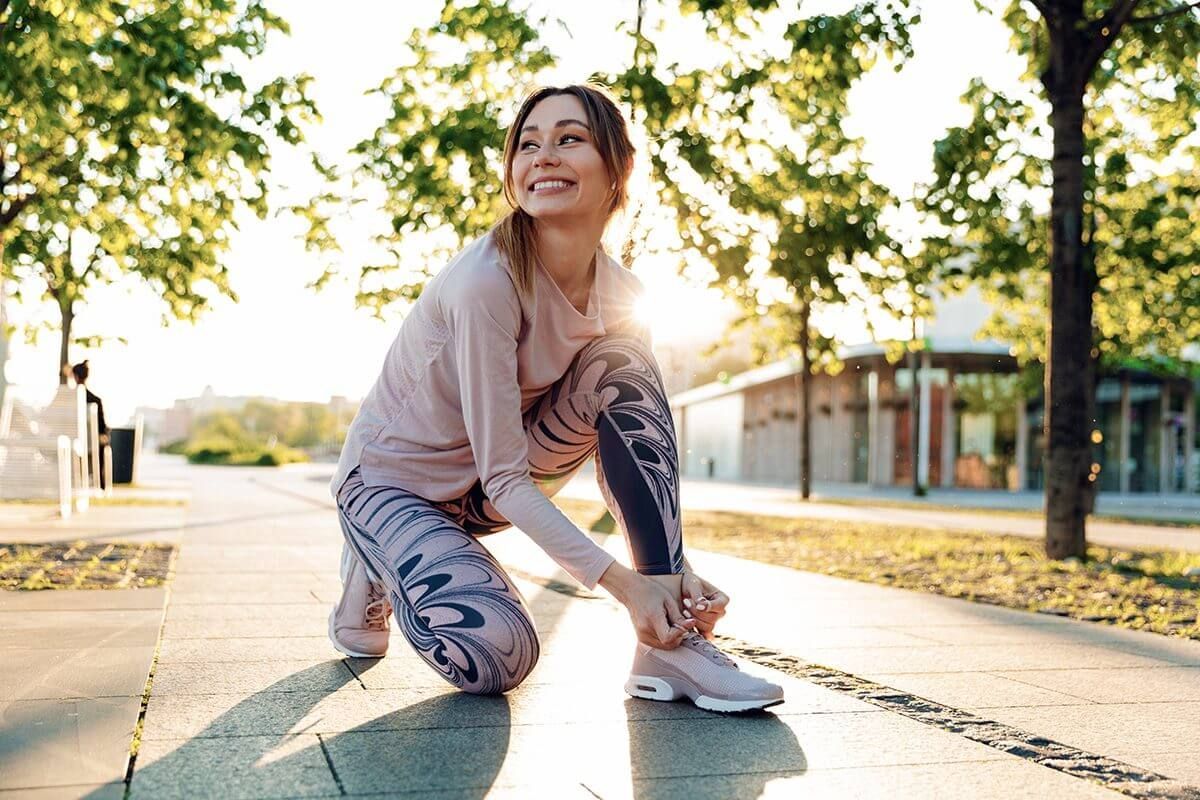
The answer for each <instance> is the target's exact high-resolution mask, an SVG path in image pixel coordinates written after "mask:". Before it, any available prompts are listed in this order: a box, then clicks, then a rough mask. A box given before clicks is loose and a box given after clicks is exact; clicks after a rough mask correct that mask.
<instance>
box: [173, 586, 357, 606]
mask: <svg viewBox="0 0 1200 800" xmlns="http://www.w3.org/2000/svg"><path fill="white" fill-rule="evenodd" d="M339 594H340V590H338V589H321V588H312V589H303V588H297V587H292V586H289V587H282V588H274V589H255V588H245V589H237V590H235V589H213V590H208V589H195V590H191V591H186V592H181V593H174V594H172V595H171V608H175V607H176V606H181V605H199V606H222V605H224V606H247V607H253V606H258V607H264V608H265V607H269V606H274V605H284V606H287V605H294V604H297V603H312V604H314V605H322V606H325V607H326V608H329V604H330V603H333V602H335V601H336V600H337V597H336V595H339Z"/></svg>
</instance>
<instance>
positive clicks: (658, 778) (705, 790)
mask: <svg viewBox="0 0 1200 800" xmlns="http://www.w3.org/2000/svg"><path fill="white" fill-rule="evenodd" d="M654 702H655V701H653V700H636V699H634V698H629V699H628V700H626V701H625V714H626V717H627V718H628V725H629V774H630V775H631V776H632V778H633V797H635V798H637V800H660V798H661V800H675V798H679V797H687V798H689V800H705V798H726V797H745V798H753V797H759V796H760V795H761V794H762V793H763V791H764V790H765V789H766V785H767V783H769V782H770V781H773V780H778V779H780V778H789V777H793V776H796V775H803V774H804V773H805V772H806V771H807V769H808V761H807V759H806V758H805V756H804V750H803V749H802V748H801V747H800V743H799V741H797V740H796V734H795V733H793V732H792V729H791V728H789V727H788V726H787V725H786V724H785V723H784V722H783V721H782V720H781V719H779V717H777V716H775V714H773V713H772V712H770V711H762V712H757V713H752V714H741V715H725V714H716V713H710V714H709V715H708V716H706V717H703V718H698V719H697V718H688V719H664V720H647V719H645V718H643V716H642V714H641V713H639V712H640V711H641V709H640V708H639V707H640V706H642V705H643V704H653V703H654Z"/></svg>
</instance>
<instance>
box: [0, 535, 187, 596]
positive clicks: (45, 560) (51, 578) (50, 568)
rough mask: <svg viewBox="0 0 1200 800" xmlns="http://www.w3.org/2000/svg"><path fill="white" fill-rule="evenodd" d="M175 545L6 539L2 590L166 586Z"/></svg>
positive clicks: (1, 553) (0, 566)
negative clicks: (28, 541) (40, 542)
mask: <svg viewBox="0 0 1200 800" xmlns="http://www.w3.org/2000/svg"><path fill="white" fill-rule="evenodd" d="M174 552H175V547H174V546H173V545H168V544H154V543H143V542H138V543H128V544H105V543H95V542H74V543H62V542H56V543H53V544H0V590H9V591H38V590H43V589H131V588H149V587H152V586H161V585H162V584H163V583H164V582H165V581H166V579H167V574H168V572H169V570H170V567H171V557H172V555H173V554H174Z"/></svg>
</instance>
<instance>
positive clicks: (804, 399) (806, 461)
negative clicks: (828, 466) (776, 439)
mask: <svg viewBox="0 0 1200 800" xmlns="http://www.w3.org/2000/svg"><path fill="white" fill-rule="evenodd" d="M811 311H812V307H811V305H810V304H809V302H808V301H807V300H805V301H803V302H801V304H800V341H799V345H800V418H799V422H800V498H801V499H802V500H807V499H808V496H809V494H810V493H811V491H812V423H811V417H812V414H811V413H810V408H811V406H812V380H811V378H812V362H811V361H810V360H809V329H808V318H809V314H810V312H811Z"/></svg>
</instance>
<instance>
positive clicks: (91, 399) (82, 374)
mask: <svg viewBox="0 0 1200 800" xmlns="http://www.w3.org/2000/svg"><path fill="white" fill-rule="evenodd" d="M90 373H91V370H90V369H89V368H88V362H87V359H84V360H83V361H80V362H79V363H78V364H76V365H75V366H73V367H71V374H72V375H74V376H75V383H76V384H78V385H80V386H82V387H83V390H84V392H85V393H86V395H87V402H88V403H95V404H96V418H97V421H98V423H99V424H98V425H97V426H96V428H97V430H98V431H99V432H100V451H101V453H103V452H104V448H105V447H107V446H108V441H109V435H108V424H107V423H105V421H104V402H103V401H102V400H101V399H100V396H99V395H97V394H96V393H95V392H93V391H92V390H91V388H90V387H88V385H87V380H88V375H89V374H90ZM99 479H100V482H99V485H100V486H103V485H104V459H103V458H101V459H100V475H99Z"/></svg>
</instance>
